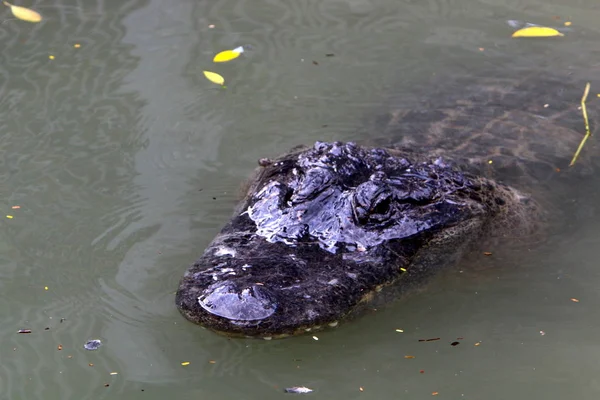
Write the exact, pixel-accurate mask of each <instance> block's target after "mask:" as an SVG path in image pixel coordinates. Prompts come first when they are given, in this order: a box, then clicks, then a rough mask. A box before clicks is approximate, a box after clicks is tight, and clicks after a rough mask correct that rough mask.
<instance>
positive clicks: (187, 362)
mask: <svg viewBox="0 0 600 400" xmlns="http://www.w3.org/2000/svg"><path fill="white" fill-rule="evenodd" d="M181 365H183V366H184V367H185V366H188V365H190V362H189V361H184V362H182V363H181Z"/></svg>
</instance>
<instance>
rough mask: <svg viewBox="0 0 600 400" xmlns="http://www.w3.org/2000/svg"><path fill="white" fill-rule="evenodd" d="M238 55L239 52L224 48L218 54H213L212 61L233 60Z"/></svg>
mask: <svg viewBox="0 0 600 400" xmlns="http://www.w3.org/2000/svg"><path fill="white" fill-rule="evenodd" d="M239 56H240V53H238V52H237V51H233V50H225V51H222V52H220V53H219V54H217V55H216V56H215V58H213V61H214V62H227V61H231V60H234V59H236V58H238V57H239Z"/></svg>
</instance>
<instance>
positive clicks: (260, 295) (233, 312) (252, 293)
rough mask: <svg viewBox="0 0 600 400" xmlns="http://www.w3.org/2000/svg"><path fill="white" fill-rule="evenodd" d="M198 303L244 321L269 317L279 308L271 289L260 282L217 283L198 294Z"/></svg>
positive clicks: (207, 308) (214, 313)
mask: <svg viewBox="0 0 600 400" xmlns="http://www.w3.org/2000/svg"><path fill="white" fill-rule="evenodd" d="M198 304H199V305H200V307H202V309H204V310H205V311H206V312H208V313H210V314H213V315H216V316H218V317H222V318H226V319H228V320H231V321H244V322H245V321H257V320H262V319H265V318H268V317H270V316H271V315H273V314H274V313H275V311H276V309H277V302H276V301H275V299H274V296H273V294H272V293H271V291H270V290H269V289H267V288H265V287H264V285H262V284H259V283H255V284H250V285H236V284H235V283H232V282H220V283H215V284H213V285H211V286H209V287H208V288H207V289H206V290H204V292H203V293H202V294H201V295H200V296H198Z"/></svg>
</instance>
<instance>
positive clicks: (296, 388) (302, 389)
mask: <svg viewBox="0 0 600 400" xmlns="http://www.w3.org/2000/svg"><path fill="white" fill-rule="evenodd" d="M312 391H313V390H312V389H309V388H307V387H305V386H292V387H289V388H285V389H284V392H286V393H298V394H302V393H310V392H312Z"/></svg>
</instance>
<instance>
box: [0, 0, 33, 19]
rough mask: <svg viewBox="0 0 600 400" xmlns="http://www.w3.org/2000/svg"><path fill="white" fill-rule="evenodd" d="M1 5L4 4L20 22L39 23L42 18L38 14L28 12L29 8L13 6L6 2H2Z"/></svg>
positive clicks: (31, 11)
mask: <svg viewBox="0 0 600 400" xmlns="http://www.w3.org/2000/svg"><path fill="white" fill-rule="evenodd" d="M2 3H4V5H5V6H6V7H10V11H11V12H12V13H13V15H14V16H15V17H17V18H18V19H20V20H21V21H27V22H40V21H41V20H42V16H41V15H40V14H39V13H37V12H36V11H33V10H30V9H29V8H25V7H19V6H14V5H12V4H10V3H9V2H7V1H3V2H2Z"/></svg>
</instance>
